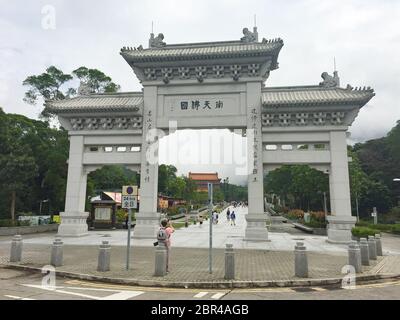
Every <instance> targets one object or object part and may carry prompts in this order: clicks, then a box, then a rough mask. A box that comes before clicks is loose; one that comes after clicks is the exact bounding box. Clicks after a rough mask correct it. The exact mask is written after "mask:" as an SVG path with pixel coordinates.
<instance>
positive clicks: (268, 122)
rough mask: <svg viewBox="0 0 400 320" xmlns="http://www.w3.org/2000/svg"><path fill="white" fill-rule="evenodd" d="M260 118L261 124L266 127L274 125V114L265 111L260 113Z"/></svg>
mask: <svg viewBox="0 0 400 320" xmlns="http://www.w3.org/2000/svg"><path fill="white" fill-rule="evenodd" d="M261 119H262V124H263V125H264V126H266V127H271V126H273V125H274V115H273V114H270V113H267V114H265V113H264V114H262V116H261Z"/></svg>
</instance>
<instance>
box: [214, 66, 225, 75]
mask: <svg viewBox="0 0 400 320" xmlns="http://www.w3.org/2000/svg"><path fill="white" fill-rule="evenodd" d="M213 72H214V77H215V78H222V77H223V76H224V74H225V73H224V66H220V65H216V66H213Z"/></svg>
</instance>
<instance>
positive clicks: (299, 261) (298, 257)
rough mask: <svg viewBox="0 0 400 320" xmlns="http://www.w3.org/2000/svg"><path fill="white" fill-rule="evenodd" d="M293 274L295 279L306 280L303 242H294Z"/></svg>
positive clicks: (306, 271) (305, 259) (306, 268)
mask: <svg viewBox="0 0 400 320" xmlns="http://www.w3.org/2000/svg"><path fill="white" fill-rule="evenodd" d="M294 273H295V276H296V277H299V278H308V261H307V251H306V247H305V246H304V243H303V242H296V246H295V247H294Z"/></svg>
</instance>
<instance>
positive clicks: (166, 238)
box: [157, 219, 175, 273]
mask: <svg viewBox="0 0 400 320" xmlns="http://www.w3.org/2000/svg"><path fill="white" fill-rule="evenodd" d="M174 232H175V229H174V227H173V226H172V224H171V222H170V221H169V220H167V219H162V220H161V227H160V229H159V230H158V233H157V241H158V244H159V245H164V246H165V249H166V251H167V259H166V271H167V273H168V272H169V258H170V255H171V239H170V238H171V234H172V233H174Z"/></svg>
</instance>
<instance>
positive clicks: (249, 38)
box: [240, 28, 257, 42]
mask: <svg viewBox="0 0 400 320" xmlns="http://www.w3.org/2000/svg"><path fill="white" fill-rule="evenodd" d="M243 35H244V37H242V38H240V41H242V42H256V41H257V34H256V32H251V31H250V30H249V29H248V28H243Z"/></svg>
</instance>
